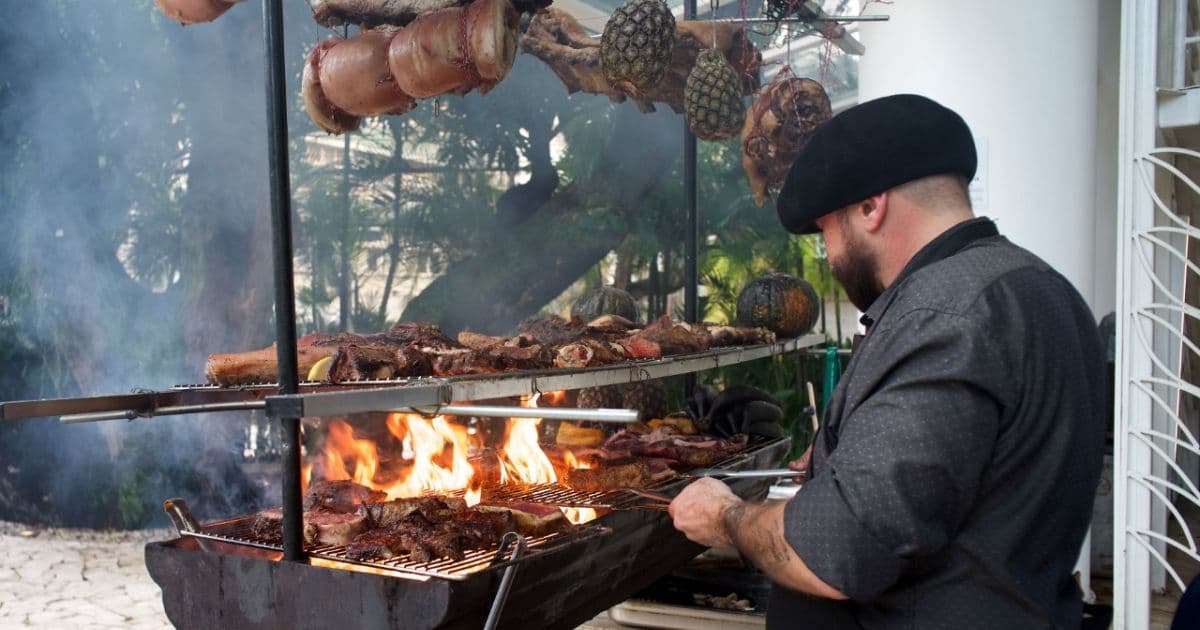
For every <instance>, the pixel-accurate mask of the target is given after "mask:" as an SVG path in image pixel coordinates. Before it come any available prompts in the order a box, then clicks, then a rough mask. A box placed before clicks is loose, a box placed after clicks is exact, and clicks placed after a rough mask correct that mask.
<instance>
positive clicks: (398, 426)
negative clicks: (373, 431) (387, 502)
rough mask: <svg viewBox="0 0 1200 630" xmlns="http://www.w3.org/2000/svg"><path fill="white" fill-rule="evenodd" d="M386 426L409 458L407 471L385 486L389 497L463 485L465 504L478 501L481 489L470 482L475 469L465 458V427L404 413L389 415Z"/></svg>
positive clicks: (405, 495) (443, 420) (466, 442)
mask: <svg viewBox="0 0 1200 630" xmlns="http://www.w3.org/2000/svg"><path fill="white" fill-rule="evenodd" d="M387 426H388V431H390V432H391V434H392V435H393V436H395V437H396V438H397V439H399V440H401V441H402V442H403V443H404V450H405V451H411V452H412V460H413V465H412V468H410V469H409V470H408V473H407V474H406V475H404V476H403V477H402V478H401V479H400V480H399V481H397V482H396V483H395V484H392V485H391V486H390V487H388V488H386V489H385V490H386V491H387V493H388V498H389V499H394V498H396V497H412V496H417V495H420V494H422V493H424V492H429V491H431V490H432V491H445V490H458V489H463V488H465V489H466V490H467V494H466V496H465V497H464V498H465V499H466V501H467V505H475V504H476V503H479V499H480V495H481V494H482V489H481V488H480V487H479V486H478V485H477V484H472V483H471V482H472V480H473V478H474V476H475V469H474V468H472V467H471V462H470V461H469V460H468V459H467V452H468V448H469V442H470V438H468V437H467V429H466V427H462V426H459V425H457V424H451V423H450V422H449V421H447V420H446V418H445V416H434V417H433V419H432V420H426V419H425V418H423V417H421V416H418V415H415V414H408V413H394V414H391V415H389V416H388V421H387Z"/></svg>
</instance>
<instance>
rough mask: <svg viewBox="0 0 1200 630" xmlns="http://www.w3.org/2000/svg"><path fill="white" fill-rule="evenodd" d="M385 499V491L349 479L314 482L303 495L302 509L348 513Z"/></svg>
mask: <svg viewBox="0 0 1200 630" xmlns="http://www.w3.org/2000/svg"><path fill="white" fill-rule="evenodd" d="M386 500H387V493H386V492H380V491H379V490H372V489H371V488H368V487H366V486H362V485H359V484H357V483H354V482H353V481H350V480H348V479H347V480H340V481H329V480H324V479H323V480H321V481H317V482H314V483H313V484H312V486H310V487H309V488H308V492H307V493H305V495H304V510H305V511H306V512H307V511H308V510H314V509H322V510H326V511H329V512H342V513H350V512H354V511H357V510H358V508H359V507H360V506H362V505H364V504H367V503H379V502H381V501H386Z"/></svg>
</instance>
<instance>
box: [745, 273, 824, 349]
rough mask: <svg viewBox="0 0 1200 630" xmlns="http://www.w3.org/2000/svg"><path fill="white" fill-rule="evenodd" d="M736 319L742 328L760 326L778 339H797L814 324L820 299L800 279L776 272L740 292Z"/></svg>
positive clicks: (805, 282) (817, 317) (819, 310)
mask: <svg viewBox="0 0 1200 630" xmlns="http://www.w3.org/2000/svg"><path fill="white" fill-rule="evenodd" d="M737 317H738V323H739V324H741V325H743V326H762V327H764V328H766V329H768V330H770V331H772V332H774V333H775V334H777V335H779V336H780V337H797V336H799V335H802V334H804V333H806V332H808V331H810V330H812V327H813V326H815V325H816V324H817V320H818V319H820V317H821V300H820V298H818V297H817V292H816V291H815V290H814V289H813V287H812V285H811V284H809V283H808V282H807V281H806V280H804V279H803V278H797V277H796V276H789V275H787V274H784V273H778V272H776V273H773V274H771V275H768V276H763V277H761V278H758V279H757V280H754V281H753V282H751V283H750V284H747V285H746V286H745V287H744V288H743V289H742V292H741V293H740V294H739V295H738V301H737Z"/></svg>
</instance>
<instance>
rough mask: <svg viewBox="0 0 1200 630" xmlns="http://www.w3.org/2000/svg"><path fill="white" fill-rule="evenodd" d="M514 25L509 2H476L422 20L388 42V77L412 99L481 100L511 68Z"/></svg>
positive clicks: (517, 17) (515, 18)
mask: <svg viewBox="0 0 1200 630" xmlns="http://www.w3.org/2000/svg"><path fill="white" fill-rule="evenodd" d="M519 20H520V14H518V13H517V10H516V9H515V8H513V5H512V3H511V2H510V1H509V0H475V2H472V3H471V4H469V5H467V6H466V7H451V8H448V9H440V10H438V11H434V12H432V13H426V14H424V15H421V16H420V17H418V18H417V19H415V20H413V21H412V23H410V24H409V25H408V26H406V27H404V28H403V29H400V31H399V32H397V33H396V36H395V37H394V38H393V39H392V43H391V47H390V48H389V49H388V64H389V65H390V66H391V71H392V76H394V77H395V78H396V82H397V84H398V85H399V86H400V89H402V90H404V91H405V92H406V93H408V94H411V95H413V96H415V97H417V98H429V97H432V96H437V95H439V94H466V93H467V92H470V91H471V90H473V89H478V90H479V91H480V93H484V94H486V93H487V92H488V90H490V89H492V87H494V86H495V85H496V84H497V83H499V82H500V80H501V79H503V78H504V75H506V74H508V70H509V69H510V68H512V64H513V58H514V57H515V55H516V52H517V25H518V21H519Z"/></svg>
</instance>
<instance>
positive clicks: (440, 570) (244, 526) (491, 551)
mask: <svg viewBox="0 0 1200 630" xmlns="http://www.w3.org/2000/svg"><path fill="white" fill-rule="evenodd" d="M254 518H255V517H254V515H253V514H251V515H246V516H238V517H235V518H231V519H226V520H223V521H217V522H214V523H208V524H206V525H204V526H202V527H201V529H200V531H198V532H186V531H184V532H180V534H182V535H184V536H192V537H195V538H204V539H208V540H217V541H222V542H231V543H237V544H241V545H248V546H251V547H257V548H259V549H269V550H273V551H283V546H282V544H279V543H275V542H269V541H265V540H263V539H262V538H259V537H258V536H255V534H254V532H253V525H254ZM611 531H612V530H610V529H609V528H607V527H604V526H602V525H597V524H587V525H577V526H575V527H574V528H572V530H571V531H568V532H555V533H551V534H546V535H544V536H537V537H532V538H526V549H525V553H524V555H523V556H522V557H521V559H519V560H516V561H513V560H506V559H504V558H502V557H501V550H500V549H499V546H498V545H497V546H493V547H487V548H481V549H471V550H469V551H466V552H464V555H463V558H462V559H461V560H455V559H453V558H436V559H434V560H431V561H429V562H416V561H413V560H409V559H407V557H406V556H403V555H401V556H396V557H392V558H388V559H386V560H351V559H350V558H348V557H347V556H346V547H345V546H344V545H336V546H335V545H305V546H304V550H305V551H306V552H307V553H308V554H309V555H310V556H312V557H314V558H321V559H324V560H332V561H334V562H344V563H347V564H356V565H362V566H368V567H374V568H379V569H387V570H390V571H398V572H401V573H410V574H415V575H420V576H425V577H436V578H442V579H447V580H465V579H467V578H469V577H471V576H473V575H475V574H477V573H482V572H484V571H494V570H498V569H503V568H504V567H507V566H509V565H511V564H514V562H521V561H523V560H525V559H527V558H533V557H537V556H540V555H543V554H546V553H549V552H552V551H554V550H556V549H559V548H560V547H563V546H566V545H570V544H574V543H576V542H580V541H584V540H590V539H592V538H596V537H597V536H604V535H607V534H609V533H611Z"/></svg>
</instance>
